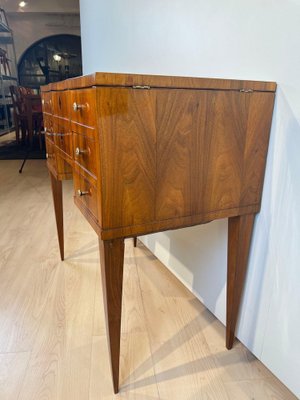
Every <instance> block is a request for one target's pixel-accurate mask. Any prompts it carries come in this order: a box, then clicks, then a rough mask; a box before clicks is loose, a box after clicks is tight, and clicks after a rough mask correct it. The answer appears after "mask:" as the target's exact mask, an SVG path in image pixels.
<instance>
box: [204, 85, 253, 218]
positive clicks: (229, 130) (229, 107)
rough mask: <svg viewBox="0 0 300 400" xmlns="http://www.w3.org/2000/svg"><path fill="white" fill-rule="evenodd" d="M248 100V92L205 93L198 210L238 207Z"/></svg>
mask: <svg viewBox="0 0 300 400" xmlns="http://www.w3.org/2000/svg"><path fill="white" fill-rule="evenodd" d="M248 103H249V98H248V97H247V95H245V94H243V93H239V92H225V91H215V92H213V91H211V92H208V93H207V113H206V121H205V130H204V133H203V134H204V135H205V138H204V142H205V144H204V146H203V147H204V162H203V187H202V203H200V202H199V209H198V212H199V213H201V212H203V211H213V210H225V209H229V208H235V207H239V206H240V193H241V185H242V179H243V171H244V162H243V159H244V149H245V143H246V131H247V113H248Z"/></svg>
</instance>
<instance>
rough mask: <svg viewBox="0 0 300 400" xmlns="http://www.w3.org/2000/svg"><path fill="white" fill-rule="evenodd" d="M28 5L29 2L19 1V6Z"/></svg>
mask: <svg viewBox="0 0 300 400" xmlns="http://www.w3.org/2000/svg"><path fill="white" fill-rule="evenodd" d="M26 5H27V2H26V1H21V2H20V3H19V6H20V7H21V8H23V7H25V6H26Z"/></svg>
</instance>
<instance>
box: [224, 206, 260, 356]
mask: <svg viewBox="0 0 300 400" xmlns="http://www.w3.org/2000/svg"><path fill="white" fill-rule="evenodd" d="M254 217H255V214H248V215H242V216H239V217H232V218H229V221H228V259H227V318H226V347H227V349H231V348H232V345H233V341H234V338H235V327H236V322H237V317H238V312H239V306H240V301H241V296H242V291H243V287H244V279H245V275H246V271H247V264H248V255H249V248H250V242H251V235H252V230H253V223H254Z"/></svg>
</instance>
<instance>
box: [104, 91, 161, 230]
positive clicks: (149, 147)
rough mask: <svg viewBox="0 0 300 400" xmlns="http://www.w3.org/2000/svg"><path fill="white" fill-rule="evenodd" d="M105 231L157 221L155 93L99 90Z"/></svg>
mask: <svg viewBox="0 0 300 400" xmlns="http://www.w3.org/2000/svg"><path fill="white" fill-rule="evenodd" d="M97 91H98V95H97V99H98V108H99V117H98V128H99V138H100V142H99V145H100V162H101V175H102V204H103V210H102V212H103V229H109V228H117V227H122V226H128V225H138V224H143V223H147V222H151V221H153V220H154V204H155V174H156V131H155V93H154V92H153V91H152V90H139V89H131V88H98V89H97Z"/></svg>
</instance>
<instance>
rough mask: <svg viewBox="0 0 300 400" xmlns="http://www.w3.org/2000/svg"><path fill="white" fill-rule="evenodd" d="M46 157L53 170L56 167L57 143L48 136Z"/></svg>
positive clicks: (49, 166)
mask: <svg viewBox="0 0 300 400" xmlns="http://www.w3.org/2000/svg"><path fill="white" fill-rule="evenodd" d="M46 159H47V166H48V168H49V169H50V170H51V169H52V170H55V171H56V170H57V169H56V154H55V145H54V144H53V143H52V142H51V141H50V140H49V139H48V138H47V137H46Z"/></svg>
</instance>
